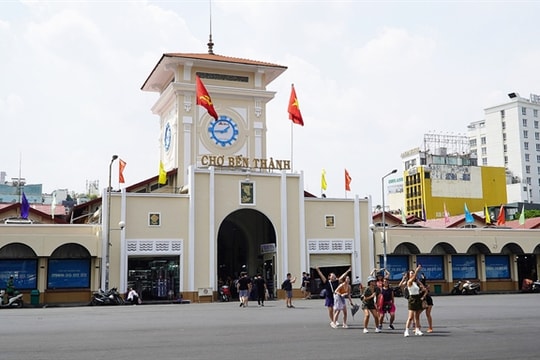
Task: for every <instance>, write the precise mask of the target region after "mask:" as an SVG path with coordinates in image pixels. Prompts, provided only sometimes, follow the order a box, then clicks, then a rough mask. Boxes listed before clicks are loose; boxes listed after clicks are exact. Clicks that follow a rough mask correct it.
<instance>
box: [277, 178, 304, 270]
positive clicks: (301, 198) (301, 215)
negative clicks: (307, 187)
mask: <svg viewBox="0 0 540 360" xmlns="http://www.w3.org/2000/svg"><path fill="white" fill-rule="evenodd" d="M283 173H284V172H283ZM298 180H299V181H298V195H299V199H298V202H299V204H298V209H299V214H298V232H299V236H300V270H301V271H307V272H309V254H308V251H307V242H306V209H305V203H306V202H305V200H304V172H303V171H300V177H299V179H298Z"/></svg>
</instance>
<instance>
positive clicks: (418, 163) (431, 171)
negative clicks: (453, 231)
mask: <svg viewBox="0 0 540 360" xmlns="http://www.w3.org/2000/svg"><path fill="white" fill-rule="evenodd" d="M401 158H402V161H403V165H404V170H405V172H404V174H403V188H404V191H403V197H404V211H405V214H406V215H415V216H417V217H419V218H422V219H434V218H442V217H445V216H448V215H449V214H453V215H455V214H463V213H464V212H465V211H464V210H465V206H467V209H468V210H469V211H471V212H479V211H483V209H484V207H486V206H494V205H500V204H503V203H506V179H505V169H504V167H501V166H498V167H497V166H478V164H477V158H476V156H475V155H474V154H471V152H470V150H469V144H468V140H467V137H466V136H465V135H451V134H425V135H424V146H423V149H420V148H415V149H412V150H409V151H406V152H404V153H403V154H401ZM445 213H446V215H445Z"/></svg>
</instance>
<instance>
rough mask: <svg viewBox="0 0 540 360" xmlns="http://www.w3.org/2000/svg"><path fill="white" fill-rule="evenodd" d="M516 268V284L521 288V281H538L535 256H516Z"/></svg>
mask: <svg viewBox="0 0 540 360" xmlns="http://www.w3.org/2000/svg"><path fill="white" fill-rule="evenodd" d="M516 260H517V267H518V284H519V285H520V286H523V285H522V284H523V280H524V279H529V280H532V281H536V280H538V274H537V273H536V255H535V254H524V255H518V256H516Z"/></svg>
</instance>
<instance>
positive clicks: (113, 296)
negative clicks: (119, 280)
mask: <svg viewBox="0 0 540 360" xmlns="http://www.w3.org/2000/svg"><path fill="white" fill-rule="evenodd" d="M91 304H92V305H124V304H125V302H124V299H122V297H121V296H120V293H119V292H118V290H117V289H116V288H112V289H110V290H109V291H103V290H102V289H99V290H98V291H96V292H94V294H93V295H92V302H91Z"/></svg>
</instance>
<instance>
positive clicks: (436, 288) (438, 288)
mask: <svg viewBox="0 0 540 360" xmlns="http://www.w3.org/2000/svg"><path fill="white" fill-rule="evenodd" d="M434 288H435V294H440V293H441V292H442V286H441V285H435V286H434Z"/></svg>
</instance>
